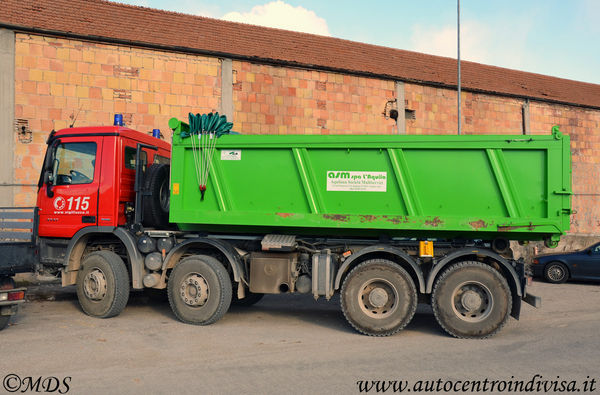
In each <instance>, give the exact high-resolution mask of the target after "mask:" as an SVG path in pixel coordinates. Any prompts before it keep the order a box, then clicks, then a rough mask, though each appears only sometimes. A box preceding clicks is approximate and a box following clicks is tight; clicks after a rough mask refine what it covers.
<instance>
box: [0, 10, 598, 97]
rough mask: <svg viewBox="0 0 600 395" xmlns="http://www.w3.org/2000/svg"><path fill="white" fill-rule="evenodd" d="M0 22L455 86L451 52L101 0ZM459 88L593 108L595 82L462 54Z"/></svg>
mask: <svg viewBox="0 0 600 395" xmlns="http://www.w3.org/2000/svg"><path fill="white" fill-rule="evenodd" d="M0 26H4V27H8V28H12V29H16V30H22V31H29V32H38V33H43V34H54V35H65V36H70V37H77V38H87V39H90V40H101V41H106V40H109V41H114V42H118V43H123V44H129V45H136V46H151V47H156V48H163V49H171V50H176V51H184V52H194V53H203V54H211V55H216V56H227V57H232V58H238V59H249V60H254V61H257V62H269V63H277V64H286V65H291V66H299V67H311V68H312V67H314V68H319V69H324V70H332V71H340V72H347V73H356V74H361V75H372V76H378V77H383V78H389V79H397V80H403V81H409V82H420V83H424V84H430V85H440V86H448V87H455V86H456V60H455V59H452V58H445V57H441V56H433V55H426V54H423V53H418V52H411V51H404V50H400V49H393V48H387V47H382V46H376V45H370V44H364V43H359V42H353V41H348V40H342V39H337V38H332V37H324V36H317V35H313V34H306V33H297V32H291V31H287V30H280V29H271V28H265V27H259V26H253V25H246V24H241V23H234V22H227V21H222V20H218V19H211V18H205V17H199V16H193V15H186V14H180V13H175V12H169V11H162V10H155V9H151V8H145V7H137V6H130V5H125V4H120V3H113V2H107V1H102V0H4V1H3V2H2V6H1V7H0ZM461 69H462V87H463V89H465V90H471V91H476V92H486V93H494V94H500V95H507V96H517V97H527V98H531V99H539V100H544V101H552V102H560V103H565V104H575V105H580V106H585V107H592V108H600V85H597V84H590V83H585V82H579V81H573V80H568V79H563V78H556V77H550V76H545V75H541V74H534V73H527V72H523V71H517V70H511V69H506V68H501V67H495V66H488V65H483V64H479V63H474V62H466V61H463V62H461Z"/></svg>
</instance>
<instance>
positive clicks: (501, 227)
mask: <svg viewBox="0 0 600 395" xmlns="http://www.w3.org/2000/svg"><path fill="white" fill-rule="evenodd" d="M538 226H541V225H534V224H532V223H529V225H498V232H510V231H511V230H517V229H524V228H525V229H527V230H535V228H536V227H538Z"/></svg>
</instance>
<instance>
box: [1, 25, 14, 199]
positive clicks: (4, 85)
mask: <svg viewBox="0 0 600 395" xmlns="http://www.w3.org/2000/svg"><path fill="white" fill-rule="evenodd" d="M0 70H2V72H1V73H0V141H1V142H2V143H1V144H0V158H3V159H2V166H0V207H2V206H12V204H13V198H14V194H13V189H14V186H13V184H14V163H13V161H12V160H10V158H12V157H13V150H14V145H15V142H14V139H15V133H14V130H15V127H14V124H13V122H14V118H15V115H14V111H15V34H14V33H13V32H12V31H10V30H6V29H0Z"/></svg>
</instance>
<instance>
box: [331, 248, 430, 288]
mask: <svg viewBox="0 0 600 395" xmlns="http://www.w3.org/2000/svg"><path fill="white" fill-rule="evenodd" d="M375 252H386V253H388V254H392V255H396V256H397V257H398V258H401V259H402V260H403V261H405V262H407V263H408V264H409V265H410V266H411V268H412V270H413V273H414V274H415V275H416V276H417V279H418V280H419V292H421V293H423V292H424V291H425V278H424V276H423V271H422V270H421V268H420V267H419V265H417V263H416V262H415V260H414V259H413V258H411V257H410V255H408V254H407V253H405V252H404V251H402V250H400V249H398V248H394V247H390V246H386V245H375V246H370V247H366V248H363V249H362V250H360V251H358V252H357V253H355V254H352V255H351V256H350V258H348V259H346V261H345V262H344V263H343V264H342V266H340V269H339V270H338V272H337V275H336V277H335V289H339V288H340V283H341V281H342V276H343V275H344V273H345V272H346V270H348V268H349V267H350V265H352V263H353V262H354V261H356V260H357V259H358V258H361V257H363V256H365V255H367V254H372V253H375Z"/></svg>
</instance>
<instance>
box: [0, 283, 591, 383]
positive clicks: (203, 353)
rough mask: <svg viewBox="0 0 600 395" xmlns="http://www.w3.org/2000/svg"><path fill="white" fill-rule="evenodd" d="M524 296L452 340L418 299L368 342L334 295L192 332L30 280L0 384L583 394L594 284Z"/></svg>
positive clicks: (140, 299) (4, 350) (157, 310)
mask: <svg viewBox="0 0 600 395" xmlns="http://www.w3.org/2000/svg"><path fill="white" fill-rule="evenodd" d="M529 291H530V293H533V294H536V295H539V296H541V297H542V308H541V309H534V308H533V307H531V306H529V305H526V304H524V305H523V309H522V314H521V320H520V321H516V320H514V319H512V318H511V319H510V321H509V322H508V324H507V325H506V327H505V328H504V329H503V330H502V331H501V332H500V333H499V334H498V335H496V336H495V337H493V338H491V339H487V340H459V339H454V338H452V337H450V336H448V335H447V334H445V333H444V332H443V331H442V330H441V328H440V327H439V325H438V324H437V323H436V321H435V318H434V316H433V313H432V311H431V309H430V308H429V306H426V305H419V308H418V311H417V314H416V315H415V318H414V319H413V321H412V322H411V323H410V324H409V325H408V327H407V328H406V329H405V330H403V331H401V332H400V333H398V334H396V335H394V336H391V337H387V338H372V337H367V336H363V335H360V334H357V333H356V332H354V331H353V330H352V329H351V327H350V326H349V325H348V324H347V323H346V321H345V319H344V317H343V314H342V313H341V311H340V308H339V300H338V299H337V298H334V299H332V300H331V301H329V302H327V301H325V300H323V299H320V300H319V301H317V302H315V301H314V300H313V298H312V297H311V296H298V295H273V296H267V297H265V298H264V299H263V300H262V301H261V302H259V303H258V304H256V305H255V306H252V307H245V308H241V307H232V308H231V309H230V311H229V312H228V313H227V314H226V315H225V317H224V318H223V319H222V320H220V321H219V322H217V323H216V324H213V325H211V326H206V327H198V326H192V325H186V324H183V323H181V322H179V321H177V320H176V319H175V317H174V315H173V314H172V313H171V310H170V308H169V306H168V303H167V302H165V301H161V302H156V301H154V299H151V298H149V297H148V296H146V295H144V294H141V293H136V294H132V298H131V299H130V301H129V304H128V306H127V308H126V309H125V311H124V312H123V313H122V314H121V315H120V316H118V317H115V318H111V319H106V320H103V319H96V318H92V317H88V316H86V315H85V314H83V313H82V312H81V309H80V308H79V306H78V303H77V300H76V297H75V293H74V290H73V289H72V288H68V289H66V290H60V289H58V288H56V287H37V288H35V287H33V288H32V289H31V290H30V298H31V299H33V300H32V301H29V302H28V303H26V304H24V305H23V306H22V307H21V310H20V312H19V314H18V315H17V316H15V317H13V319H12V320H11V325H10V326H9V327H8V328H7V329H6V330H4V331H2V332H0V355H1V358H0V379H4V382H5V383H6V382H7V381H8V384H9V386H10V385H13V386H14V385H15V383H17V381H15V380H16V378H15V376H11V375H16V376H17V377H18V378H19V380H20V381H19V382H20V383H21V385H23V383H25V384H26V382H25V381H24V380H26V378H28V377H31V378H32V379H37V378H38V377H42V379H48V378H49V377H55V378H57V379H58V380H61V383H63V382H64V380H66V383H67V385H68V389H67V388H66V386H65V385H64V384H61V385H62V387H61V388H60V389H62V390H63V393H64V391H65V390H67V391H68V392H70V393H77V394H80V393H86V394H96V393H97V394H101V393H102V394H104V393H121V394H127V393H140V394H141V393H144V394H153V393H156V394H163V393H195V394H209V393H211V394H212V393H256V394H263V393H278V394H281V393H319V394H320V393H331V394H334V393H335V394H339V393H349V394H352V393H360V388H359V386H360V385H361V384H360V383H359V381H361V380H367V382H370V380H397V381H398V382H403V381H404V380H406V381H407V383H408V384H409V385H411V386H413V385H415V383H418V382H419V381H421V382H422V383H423V382H425V381H430V380H432V381H436V380H439V379H441V381H440V385H442V386H443V385H444V383H446V382H447V380H452V381H451V383H454V384H456V382H457V381H459V384H460V383H462V384H464V382H465V381H480V382H482V381H483V380H485V379H487V380H496V381H499V382H500V381H504V382H505V385H507V384H506V383H507V382H508V381H510V380H513V381H519V380H521V381H523V382H525V383H526V382H528V381H530V380H532V379H535V380H537V381H536V383H537V382H538V381H541V380H550V381H552V380H554V381H556V382H557V384H556V385H558V386H559V387H556V388H560V382H561V381H563V380H564V381H566V382H569V383H570V382H571V381H575V380H576V385H577V386H578V388H579V389H580V390H581V392H582V393H585V392H584V387H583V384H584V381H585V380H588V382H587V389H588V392H589V390H590V385H589V384H590V380H592V379H595V380H596V387H598V384H597V381H599V379H600V373H599V372H600V352H599V351H598V339H599V336H598V330H599V329H598V328H599V324H600V309H598V306H599V305H600V285H599V284H585V283H575V284H573V283H568V284H562V285H550V284H546V283H541V282H536V283H534V284H533V286H532V287H530V289H529ZM49 299H50V300H49ZM536 374H538V375H541V376H542V378H540V377H538V376H535V375H536ZM7 377H8V378H7ZM67 378H69V379H67ZM47 382H48V383H50V381H47ZM550 384H551V383H550ZM498 385H500V384H498ZM411 388H413V390H412V392H416V391H417V390H418V388H415V387H411ZM442 388H443V387H442ZM446 388H450V387H446ZM454 388H455V389H457V388H458V389H460V386H458V387H456V386H455V387H454ZM488 388H489V387H488ZM506 388H507V389H506V390H505V391H503V392H504V393H509V392H510V391H508V387H506ZM540 388H542V387H539V386H538V389H540ZM4 389H6V387H5V388H4ZM4 389H2V388H0V392H2V391H3V390H4ZM496 389H498V387H496ZM534 389H535V387H534ZM542 389H543V388H542ZM363 390H364V388H363ZM371 392H372V393H375V390H374V389H373V390H372V391H371ZM389 392H390V393H391V389H390V390H389ZM434 392H438V391H434ZM498 392H499V391H492V392H490V393H498ZM537 392H539V393H542V392H543V390H542V391H533V393H537ZM550 392H552V391H550ZM596 392H600V390H598V389H596Z"/></svg>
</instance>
